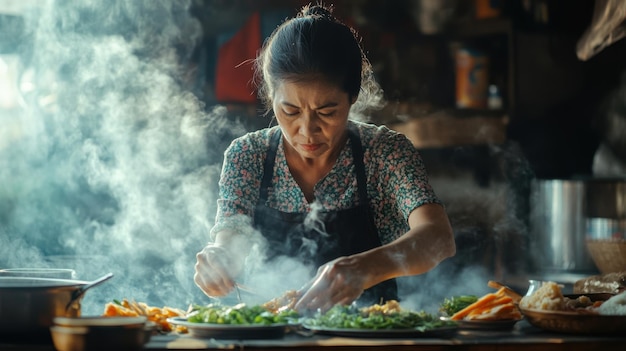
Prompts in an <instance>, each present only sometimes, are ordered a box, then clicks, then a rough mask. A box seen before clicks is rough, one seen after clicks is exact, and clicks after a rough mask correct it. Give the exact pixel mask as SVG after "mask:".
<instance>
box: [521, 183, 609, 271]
mask: <svg viewBox="0 0 626 351" xmlns="http://www.w3.org/2000/svg"><path fill="white" fill-rule="evenodd" d="M530 206H531V207H530V229H531V233H530V247H531V252H530V259H531V264H532V266H533V267H532V268H533V270H534V271H535V273H583V274H586V273H589V274H594V273H597V268H596V267H595V264H594V262H593V260H592V259H591V257H590V255H589V253H588V252H587V248H586V246H585V235H586V223H585V214H584V209H585V181H582V180H560V179H549V180H536V181H534V182H533V183H532V188H531V199H530Z"/></svg>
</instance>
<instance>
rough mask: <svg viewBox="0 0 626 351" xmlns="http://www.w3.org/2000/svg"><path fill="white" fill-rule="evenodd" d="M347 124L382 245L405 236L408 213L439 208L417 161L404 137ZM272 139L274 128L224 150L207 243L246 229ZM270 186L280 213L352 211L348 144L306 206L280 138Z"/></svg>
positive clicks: (270, 202)
mask: <svg viewBox="0 0 626 351" xmlns="http://www.w3.org/2000/svg"><path fill="white" fill-rule="evenodd" d="M348 123H351V124H352V125H354V126H356V130H358V132H359V134H360V137H361V143H362V144H363V153H364V155H363V162H364V164H365V172H366V178H367V193H368V196H369V206H370V208H371V211H372V212H371V213H373V214H374V223H375V224H376V227H377V229H378V234H379V236H380V240H381V242H382V243H383V245H384V244H386V243H389V242H391V241H393V240H395V239H397V238H398V237H400V236H401V235H402V234H404V233H405V232H406V231H408V230H409V226H408V216H409V214H410V213H411V211H413V210H414V209H415V208H417V207H419V206H421V205H423V204H427V203H441V202H440V200H439V199H438V198H437V197H436V195H435V193H434V191H433V189H432V188H431V186H430V184H429V183H428V176H427V173H426V170H425V168H424V164H423V161H422V158H421V156H420V155H419V153H418V151H417V150H416V149H415V147H414V146H413V144H411V142H410V141H409V140H408V139H407V138H406V137H405V136H404V135H402V134H399V133H397V132H395V131H392V130H390V129H388V128H387V127H385V126H376V125H372V124H367V123H362V122H357V121H352V120H350V121H349V122H348ZM274 133H280V129H279V127H278V126H275V127H272V128H266V129H262V130H258V131H254V132H251V133H248V134H246V135H244V136H242V137H239V138H237V139H235V140H233V142H232V143H231V144H230V146H229V147H228V149H227V150H226V152H225V154H224V155H225V157H224V163H223V167H222V175H221V178H220V182H219V199H218V210H217V215H216V221H215V225H214V226H213V228H212V229H211V236H212V237H214V236H215V233H217V232H219V231H221V230H224V229H230V230H244V228H249V226H250V224H251V222H252V220H253V218H254V211H255V208H256V205H257V202H258V201H259V187H260V185H261V179H262V177H263V165H264V162H265V155H266V152H267V150H268V147H269V142H270V139H271V136H272V135H273V134H274ZM273 184H274V186H273V191H272V192H270V193H269V199H268V203H267V205H268V206H269V207H271V208H274V209H277V210H280V211H282V212H310V211H312V209H313V208H315V209H320V206H321V210H322V211H332V210H342V209H348V208H352V207H355V206H356V205H357V204H358V202H359V196H358V188H357V181H356V176H355V173H354V163H353V158H352V147H351V145H350V140H349V139H348V141H347V142H346V145H345V146H344V147H343V149H342V151H341V153H340V155H339V157H338V159H337V162H336V164H335V166H334V167H333V168H332V169H331V171H330V172H329V173H328V174H327V175H326V176H325V177H324V178H322V179H321V180H320V181H319V182H318V183H317V184H316V185H315V188H314V195H315V201H314V202H313V203H308V201H307V200H306V199H305V197H304V194H303V193H302V191H301V190H300V187H299V186H298V184H297V183H296V181H295V180H294V179H293V177H292V176H291V173H290V172H289V167H288V166H287V160H286V159H285V153H284V151H283V139H282V138H281V140H280V144H279V147H278V149H277V151H276V161H275V165H274V177H273ZM238 215H243V216H238Z"/></svg>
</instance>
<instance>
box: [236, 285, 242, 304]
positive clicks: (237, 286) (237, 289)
mask: <svg viewBox="0 0 626 351" xmlns="http://www.w3.org/2000/svg"><path fill="white" fill-rule="evenodd" d="M235 291H236V292H237V302H239V303H241V292H240V291H239V285H238V284H235Z"/></svg>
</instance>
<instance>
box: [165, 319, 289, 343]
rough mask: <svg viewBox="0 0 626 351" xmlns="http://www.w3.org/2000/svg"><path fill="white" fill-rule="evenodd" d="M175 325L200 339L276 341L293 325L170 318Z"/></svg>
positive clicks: (169, 320) (170, 321)
mask: <svg viewBox="0 0 626 351" xmlns="http://www.w3.org/2000/svg"><path fill="white" fill-rule="evenodd" d="M167 321H168V322H169V323H171V324H174V325H179V326H183V327H186V328H187V330H189V334H190V335H192V336H195V337H199V338H214V339H233V340H243V339H276V338H282V337H283V336H284V335H285V333H286V332H287V329H288V328H289V327H293V326H294V325H293V324H271V325H262V324H248V325H241V324H215V323H196V322H189V321H187V318H184V317H174V318H168V319H167Z"/></svg>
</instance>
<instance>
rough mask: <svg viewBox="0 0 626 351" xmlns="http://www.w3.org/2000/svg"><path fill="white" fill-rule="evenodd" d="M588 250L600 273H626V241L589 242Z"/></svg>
mask: <svg viewBox="0 0 626 351" xmlns="http://www.w3.org/2000/svg"><path fill="white" fill-rule="evenodd" d="M587 249H588V250H589V254H590V255H591V259H592V260H593V262H594V263H595V264H596V266H597V267H598V269H599V270H600V273H603V274H606V273H612V272H623V271H626V240H621V239H620V240H615V239H613V240H587Z"/></svg>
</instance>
